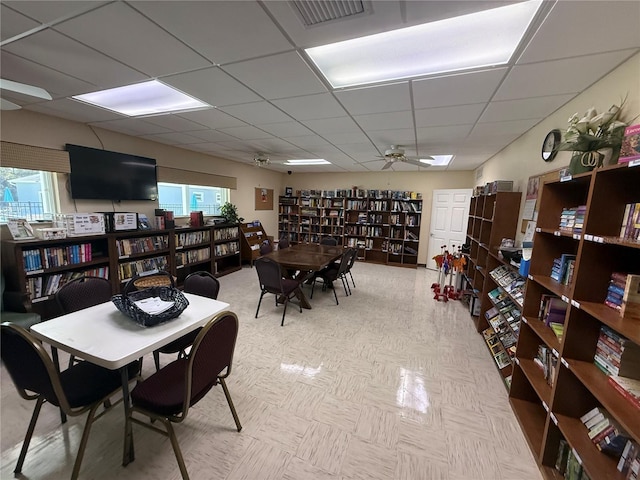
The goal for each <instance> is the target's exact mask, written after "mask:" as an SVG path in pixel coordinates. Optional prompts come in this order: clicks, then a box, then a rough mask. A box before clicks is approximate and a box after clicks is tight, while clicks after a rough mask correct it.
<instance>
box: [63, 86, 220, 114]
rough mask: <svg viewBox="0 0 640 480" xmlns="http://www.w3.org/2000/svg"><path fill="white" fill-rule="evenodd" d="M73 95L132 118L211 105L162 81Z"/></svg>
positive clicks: (76, 98)
mask: <svg viewBox="0 0 640 480" xmlns="http://www.w3.org/2000/svg"><path fill="white" fill-rule="evenodd" d="M72 98H74V99H75V100H79V101H81V102H85V103H89V104H91V105H95V106H97V107H101V108H106V109H107V110H112V111H114V112H118V113H121V114H123V115H127V116H130V117H137V116H140V115H153V114H158V113H168V112H177V111H185V110H193V109H197V108H205V107H210V105H208V104H206V103H204V102H201V101H200V100H198V99H197V98H194V97H191V96H189V95H186V94H184V93H182V92H180V91H178V90H176V89H175V88H173V87H170V86H168V85H165V84H164V83H162V82H159V81H158V80H151V81H149V82H142V83H136V84H134V85H126V86H124V87H116V88H110V89H108V90H101V91H99V92H92V93H85V94H84V95H76V96H74V97H72Z"/></svg>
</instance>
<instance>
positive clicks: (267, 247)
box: [260, 240, 273, 255]
mask: <svg viewBox="0 0 640 480" xmlns="http://www.w3.org/2000/svg"><path fill="white" fill-rule="evenodd" d="M271 252H273V245H271V242H269V240H265V241H264V242H262V243H261V244H260V255H266V254H267V253H271Z"/></svg>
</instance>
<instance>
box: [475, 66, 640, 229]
mask: <svg viewBox="0 0 640 480" xmlns="http://www.w3.org/2000/svg"><path fill="white" fill-rule="evenodd" d="M625 96H626V97H627V100H626V103H625V105H624V107H623V111H622V117H621V118H622V120H627V121H632V120H633V119H634V118H635V120H633V123H640V118H639V115H640V54H637V55H635V56H634V57H632V58H631V59H630V60H628V61H627V62H625V63H624V64H622V65H621V66H620V67H618V68H617V69H616V70H614V71H613V72H611V73H610V74H609V75H607V76H606V77H604V78H602V79H601V80H600V81H599V82H597V83H595V84H594V85H592V86H591V87H590V88H588V89H587V90H585V91H584V92H582V93H581V94H580V95H579V96H577V97H576V98H575V99H574V100H572V101H571V102H569V103H568V104H567V105H565V106H563V107H562V108H560V109H558V110H557V111H556V112H555V113H553V114H552V115H550V116H549V117H547V118H546V119H544V120H543V121H542V122H540V123H539V124H538V125H536V126H535V127H534V128H533V129H531V130H530V131H529V132H527V133H526V134H524V135H523V136H522V137H520V138H519V139H518V140H516V141H515V142H513V143H512V144H511V145H509V146H508V147H507V148H505V149H504V150H502V151H501V152H500V153H498V154H497V155H495V156H494V157H492V158H491V159H489V160H488V161H487V162H485V163H484V165H482V167H480V168H481V169H482V177H481V178H479V179H478V180H476V184H477V185H484V184H485V183H487V182H490V181H492V180H514V182H515V186H516V187H517V188H516V189H517V190H519V191H524V190H526V184H527V181H528V179H529V177H531V176H535V175H539V174H541V173H545V172H548V171H551V170H556V169H558V168H562V167H565V166H568V165H569V161H570V159H571V152H559V153H558V156H557V157H556V158H555V159H554V160H553V161H552V162H549V163H546V162H544V161H543V160H542V157H541V156H540V150H541V147H542V141H543V139H544V138H545V136H546V135H547V133H548V132H549V131H550V130H553V129H554V128H559V129H561V130H562V129H565V128H566V127H567V120H568V119H569V117H570V116H571V115H573V114H574V113H576V112H578V113H579V114H580V115H582V114H583V113H584V112H586V111H587V110H588V109H589V108H590V107H595V108H596V110H597V111H598V112H599V113H600V112H603V111H606V110H608V109H609V107H610V106H611V105H613V104H617V105H620V101H621V100H622V99H624V98H625ZM474 179H475V176H474ZM639 188H640V187H639ZM520 207H521V208H520V219H519V222H518V225H520V224H521V219H522V210H523V208H524V202H522V204H521V206H520ZM518 230H519V229H518ZM520 237H521V234H520Z"/></svg>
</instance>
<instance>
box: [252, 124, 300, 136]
mask: <svg viewBox="0 0 640 480" xmlns="http://www.w3.org/2000/svg"><path fill="white" fill-rule="evenodd" d="M256 126H257V127H258V128H260V129H261V130H264V131H265V132H269V133H270V134H271V135H275V136H276V137H281V138H289V137H298V136H302V135H309V134H311V131H310V130H309V129H308V128H307V127H305V126H304V125H302V124H301V123H298V122H282V123H269V124H267V125H256Z"/></svg>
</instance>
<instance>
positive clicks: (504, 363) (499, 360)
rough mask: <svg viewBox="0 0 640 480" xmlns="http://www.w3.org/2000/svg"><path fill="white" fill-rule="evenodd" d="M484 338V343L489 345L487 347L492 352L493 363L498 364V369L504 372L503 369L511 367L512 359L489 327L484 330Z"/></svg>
mask: <svg viewBox="0 0 640 480" xmlns="http://www.w3.org/2000/svg"><path fill="white" fill-rule="evenodd" d="M482 336H483V337H484V341H485V342H486V343H487V346H488V347H489V350H490V351H491V355H492V356H493V361H494V362H496V365H497V366H498V368H499V369H501V370H502V369H503V368H505V367H508V366H510V365H511V357H510V356H509V354H508V353H507V352H506V350H505V349H504V347H503V346H502V342H501V341H500V339H499V338H498V335H497V334H496V332H495V331H494V330H493V328H492V327H489V328H487V329H485V330H483V331H482Z"/></svg>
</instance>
